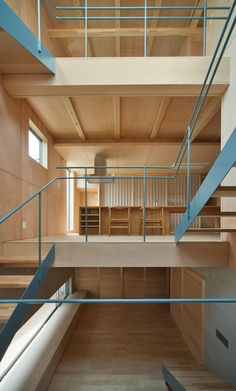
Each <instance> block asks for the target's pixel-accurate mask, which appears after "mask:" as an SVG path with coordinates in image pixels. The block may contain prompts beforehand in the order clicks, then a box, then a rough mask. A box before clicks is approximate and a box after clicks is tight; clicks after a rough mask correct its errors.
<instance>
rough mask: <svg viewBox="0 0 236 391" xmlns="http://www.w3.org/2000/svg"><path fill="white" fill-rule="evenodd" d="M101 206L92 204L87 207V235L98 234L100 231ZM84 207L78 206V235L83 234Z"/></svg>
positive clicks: (84, 226) (84, 224)
mask: <svg viewBox="0 0 236 391" xmlns="http://www.w3.org/2000/svg"><path fill="white" fill-rule="evenodd" d="M100 215H101V208H99V207H96V206H93V207H88V208H87V227H88V235H100V233H101V228H100V227H101V216H100ZM85 230H86V208H80V235H85V233H86V232H85Z"/></svg>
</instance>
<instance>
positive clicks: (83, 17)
mask: <svg viewBox="0 0 236 391" xmlns="http://www.w3.org/2000/svg"><path fill="white" fill-rule="evenodd" d="M54 16H55V18H56V19H57V20H83V21H84V20H98V21H99V20H142V21H143V20H145V18H144V16H88V17H87V18H86V17H85V16H58V15H54ZM146 19H147V20H204V19H206V20H227V17H226V16H207V17H206V18H204V17H203V16H147V17H146Z"/></svg>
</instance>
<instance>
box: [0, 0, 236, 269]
mask: <svg viewBox="0 0 236 391" xmlns="http://www.w3.org/2000/svg"><path fill="white" fill-rule="evenodd" d="M235 7H236V0H234V1H233V3H232V5H231V7H230V9H229V14H228V16H227V19H226V22H225V24H224V27H223V30H222V33H221V35H220V38H219V41H218V43H217V47H216V49H215V52H214V54H213V57H212V60H211V62H210V65H209V69H208V71H207V74H206V77H205V79H204V82H203V85H202V88H201V90H200V93H199V95H198V98H197V101H196V104H195V106H194V109H193V112H192V115H191V117H190V121H189V124H188V126H187V130H186V132H185V135H184V137H183V141H182V143H181V145H180V148H179V150H178V153H177V157H176V161H175V163H173V164H172V165H169V166H168V165H166V166H110V167H109V166H108V167H107V166H97V167H96V168H107V169H109V168H111V169H116V168H117V169H141V170H143V175H139V176H114V177H113V178H114V179H122V178H126V179H129V178H137V179H138V178H140V179H143V181H144V187H145V183H146V181H147V179H168V180H173V179H175V178H176V177H177V175H178V173H179V170H180V167H181V165H182V161H183V159H184V156H185V153H186V151H188V155H187V156H188V157H187V196H186V197H187V198H186V199H187V208H188V216H189V217H190V215H191V210H190V174H191V172H190V168H191V161H190V159H191V156H190V148H191V138H192V136H193V134H194V130H195V127H196V124H197V121H198V118H199V116H200V114H201V112H202V109H203V106H204V103H205V101H206V98H207V96H208V93H209V90H210V88H211V86H212V83H213V81H214V77H215V75H216V72H217V70H218V68H219V65H220V62H221V59H222V57H223V55H224V52H225V49H226V47H227V44H228V42H229V39H230V37H231V35H232V32H233V29H234V27H235V24H236V17H235V16H234V12H235ZM227 9H228V8H227ZM59 168H66V169H67V170H69V169H82V170H84V175H81V176H75V177H70V176H58V177H56V178H54V179H52V180H51V181H50V182H48V183H47V184H46V185H45V186H43V187H42V188H41V189H40V190H39V191H37V192H36V193H34V194H32V196H30V197H29V198H28V199H27V200H26V201H24V202H23V203H22V204H21V205H19V206H18V207H16V208H15V209H13V210H12V211H11V212H10V213H8V214H7V215H6V216H5V217H3V218H2V219H0V224H2V223H3V222H4V221H6V220H7V219H8V218H10V217H11V216H12V215H13V214H15V213H16V212H17V211H18V210H20V209H21V208H23V207H24V206H25V205H27V204H28V203H29V202H31V201H32V200H33V199H34V198H36V197H38V211H39V218H38V257H39V268H40V266H41V263H42V253H41V247H42V213H41V211H42V193H43V192H44V191H45V190H46V189H47V188H48V187H49V186H51V185H52V184H53V183H54V182H56V181H58V180H76V179H84V180H85V188H86V190H87V181H88V173H89V170H91V169H94V167H91V166H87V167H86V166H83V167H59ZM149 169H160V170H163V169H165V170H174V174H173V175H171V174H170V175H152V176H148V177H147V170H149ZM105 178H107V177H106V176H93V179H105ZM109 178H112V176H109ZM145 193H146V192H145V188H144V200H143V205H144V241H145V236H146V235H145V232H146V228H145V227H146V218H145V216H146V199H145ZM85 201H86V210H87V191H86V200H85ZM86 216H87V213H86ZM87 240H88V226H87V217H86V241H87Z"/></svg>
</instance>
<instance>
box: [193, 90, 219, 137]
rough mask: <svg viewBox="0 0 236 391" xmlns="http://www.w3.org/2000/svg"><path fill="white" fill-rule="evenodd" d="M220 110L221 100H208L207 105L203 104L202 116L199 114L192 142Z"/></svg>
mask: <svg viewBox="0 0 236 391" xmlns="http://www.w3.org/2000/svg"><path fill="white" fill-rule="evenodd" d="M220 108H221V99H220V98H210V99H209V100H208V101H207V103H205V106H204V109H203V111H202V114H200V116H199V118H198V121H197V123H196V126H195V129H194V133H193V136H192V141H194V140H195V139H196V138H197V137H198V136H199V135H200V134H201V132H202V131H203V130H204V128H205V127H206V126H207V124H208V123H209V122H210V120H211V119H212V118H213V117H214V116H215V115H216V113H217V112H218V111H219V110H220Z"/></svg>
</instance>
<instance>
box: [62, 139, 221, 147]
mask: <svg viewBox="0 0 236 391" xmlns="http://www.w3.org/2000/svg"><path fill="white" fill-rule="evenodd" d="M181 143H182V139H174V138H169V139H166V138H165V139H164V138H163V139H162V138H159V139H156V140H153V141H151V140H149V139H128V138H121V139H119V140H115V139H101V138H100V139H92V138H91V139H87V140H86V141H84V142H82V141H81V139H79V138H72V139H71V138H66V139H55V140H54V145H55V146H67V147H69V146H83V147H87V146H94V145H96V146H115V145H129V146H132V147H135V146H147V147H149V146H150V147H151V146H155V145H163V146H165V145H168V146H176V147H178V146H180V144H181ZM192 145H193V146H197V147H199V146H219V145H220V143H219V142H216V141H205V140H204V141H194V142H193V144H192Z"/></svg>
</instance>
